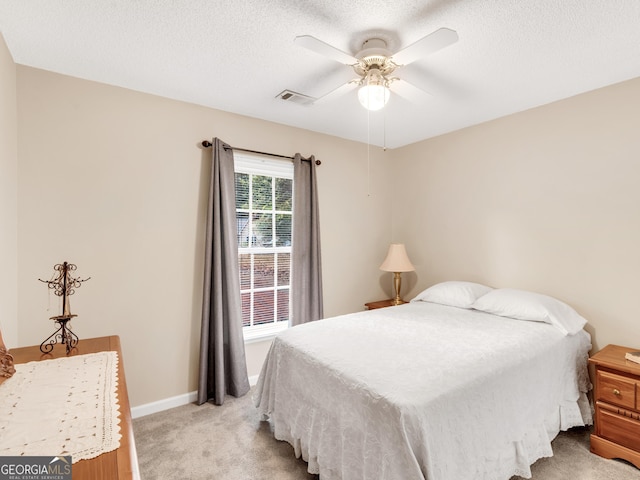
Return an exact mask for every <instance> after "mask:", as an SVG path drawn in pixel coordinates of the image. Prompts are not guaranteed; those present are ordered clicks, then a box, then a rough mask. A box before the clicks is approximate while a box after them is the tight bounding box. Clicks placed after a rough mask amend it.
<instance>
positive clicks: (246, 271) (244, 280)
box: [238, 254, 251, 290]
mask: <svg viewBox="0 0 640 480" xmlns="http://www.w3.org/2000/svg"><path fill="white" fill-rule="evenodd" d="M238 263H239V264H240V290H249V289H250V288H251V255H248V254H242V255H240V256H239V258H238Z"/></svg>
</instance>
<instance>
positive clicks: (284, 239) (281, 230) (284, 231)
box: [276, 213, 291, 247]
mask: <svg viewBox="0 0 640 480" xmlns="http://www.w3.org/2000/svg"><path fill="white" fill-rule="evenodd" d="M290 246H291V215H289V214H284V213H278V214H277V215H276V247H290Z"/></svg>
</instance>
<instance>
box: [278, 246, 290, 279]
mask: <svg viewBox="0 0 640 480" xmlns="http://www.w3.org/2000/svg"><path fill="white" fill-rule="evenodd" d="M290 275H291V254H290V253H279V254H278V286H279V287H282V286H288V285H289V276H290Z"/></svg>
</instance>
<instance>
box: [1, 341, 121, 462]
mask: <svg viewBox="0 0 640 480" xmlns="http://www.w3.org/2000/svg"><path fill="white" fill-rule="evenodd" d="M117 367H118V354H117V352H99V353H91V354H86V355H76V356H72V357H65V358H58V359H54V360H43V361H39V362H29V363H24V364H17V365H15V368H16V373H15V374H14V375H13V377H11V378H9V379H8V380H6V381H5V382H4V383H2V384H1V385H0V412H2V415H1V416H0V456H18V455H42V456H47V455H71V457H72V460H73V463H75V462H77V461H79V460H85V459H90V458H94V457H97V456H98V455H100V454H102V453H105V452H110V451H112V450H115V449H116V448H118V447H119V446H120V437H121V435H120V425H119V423H120V420H119V405H118V397H117V392H116V388H117V384H118V372H117Z"/></svg>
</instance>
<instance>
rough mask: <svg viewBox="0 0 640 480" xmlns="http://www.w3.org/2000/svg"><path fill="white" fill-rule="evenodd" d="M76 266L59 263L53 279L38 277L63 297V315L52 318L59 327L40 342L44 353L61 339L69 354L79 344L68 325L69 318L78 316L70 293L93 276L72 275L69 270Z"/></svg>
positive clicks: (55, 268) (51, 349) (50, 349)
mask: <svg viewBox="0 0 640 480" xmlns="http://www.w3.org/2000/svg"><path fill="white" fill-rule="evenodd" d="M76 268H77V267H76V266H75V265H74V264H72V263H67V262H63V263H58V264H57V265H54V267H53V270H54V274H53V277H54V278H52V279H51V280H42V279H40V278H39V279H38V280H40V281H41V282H43V283H46V284H47V286H48V287H49V288H50V289H51V290H53V293H54V294H55V295H56V296H58V297H62V315H56V316H55V317H51V320H53V321H54V322H56V324H57V325H58V329H57V330H56V331H55V332H53V334H52V335H50V336H49V337H48V338H47V339H46V340H45V341H44V342H42V343H41V344H40V351H41V352H42V353H51V352H52V351H53V346H54V345H55V344H56V343H58V341H59V342H60V343H61V344H62V345H66V348H67V355H68V354H69V352H70V351H71V349H72V348H75V346H76V345H77V344H78V341H79V338H78V336H77V335H76V334H75V333H73V332H72V331H71V325H67V323H68V322H69V320H71V319H72V318H73V317H76V316H77V315H73V314H72V313H71V307H70V306H69V295H73V294H74V293H75V289H76V288H79V287H80V286H81V285H82V283H83V282H86V281H87V280H89V279H90V278H91V277H89V278H84V279H82V278H76V277H72V276H71V275H70V273H69V272H72V271H74V270H76Z"/></svg>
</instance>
